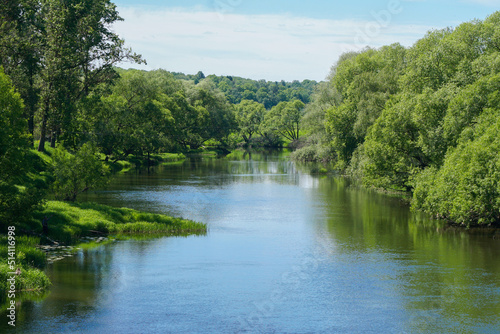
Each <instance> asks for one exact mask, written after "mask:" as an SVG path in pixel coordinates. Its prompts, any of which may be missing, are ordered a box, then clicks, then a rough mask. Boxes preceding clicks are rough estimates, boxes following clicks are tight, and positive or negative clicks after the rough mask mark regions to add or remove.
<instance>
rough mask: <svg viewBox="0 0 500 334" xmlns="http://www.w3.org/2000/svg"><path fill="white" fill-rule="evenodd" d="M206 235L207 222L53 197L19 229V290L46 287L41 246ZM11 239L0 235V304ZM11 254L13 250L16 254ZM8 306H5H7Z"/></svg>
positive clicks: (16, 232) (3, 300) (46, 279)
mask: <svg viewBox="0 0 500 334" xmlns="http://www.w3.org/2000/svg"><path fill="white" fill-rule="evenodd" d="M44 217H48V233H47V234H46V235H44V234H43V227H42V221H43V219H44ZM206 233H207V226H206V225H205V224H202V223H197V222H194V221H191V220H187V219H182V218H174V217H170V216H167V215H162V214H152V213H147V212H142V211H137V210H133V209H128V208H114V207H110V206H106V205H101V204H95V203H78V202H74V203H69V202H59V201H48V202H47V203H46V205H45V206H44V207H43V209H41V210H38V211H35V212H34V214H33V218H32V219H31V220H29V221H27V222H26V223H23V224H21V225H19V226H18V227H16V230H15V242H16V248H15V269H14V271H15V270H16V269H17V268H19V269H20V271H21V273H20V275H16V280H15V290H16V292H20V291H43V290H46V289H47V288H48V287H49V286H50V281H49V279H48V277H47V276H46V274H45V273H44V272H43V269H44V268H45V267H46V265H47V256H46V254H45V253H44V252H43V251H42V249H40V248H41V246H42V245H54V244H57V245H66V246H69V245H77V244H79V243H81V242H84V240H85V241H88V238H91V237H96V236H99V237H107V236H111V235H112V236H121V237H123V236H125V237H128V236H188V235H203V234H206ZM7 242H8V237H7V236H6V235H3V236H0V244H1V251H0V296H1V297H0V303H1V304H3V303H4V302H5V298H6V297H7V291H8V290H9V289H10V287H8V286H7V278H9V277H10V274H9V273H10V272H12V271H13V270H11V268H9V265H8V257H9V254H8V247H7ZM11 255H12V254H11ZM4 306H5V305H4Z"/></svg>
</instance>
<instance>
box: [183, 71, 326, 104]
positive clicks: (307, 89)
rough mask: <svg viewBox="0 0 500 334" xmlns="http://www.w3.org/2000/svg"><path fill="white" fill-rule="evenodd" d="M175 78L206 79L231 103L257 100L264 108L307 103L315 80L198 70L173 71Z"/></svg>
mask: <svg viewBox="0 0 500 334" xmlns="http://www.w3.org/2000/svg"><path fill="white" fill-rule="evenodd" d="M173 74H174V76H175V78H177V79H182V80H192V81H193V82H194V83H195V84H197V83H199V82H200V81H202V80H204V79H207V80H209V81H211V82H213V83H214V84H215V85H216V87H217V88H219V90H220V91H221V92H223V93H224V94H225V95H226V97H227V99H228V101H229V102H230V103H232V104H239V103H241V101H243V100H250V101H255V102H259V103H261V104H263V105H264V107H265V108H266V109H271V108H272V107H274V106H276V105H277V104H279V103H280V102H288V101H292V100H300V101H302V102H303V103H305V104H307V103H309V102H310V98H311V95H312V93H313V92H314V89H315V88H316V86H317V84H318V83H317V82H316V81H314V80H304V81H302V82H299V81H298V80H295V81H293V82H285V81H283V80H282V81H280V82H277V81H274V82H273V81H266V80H258V81H256V80H252V79H245V78H240V77H235V76H216V75H214V74H211V75H209V76H207V77H205V74H203V72H201V71H200V72H198V73H197V74H195V75H185V74H183V73H175V72H174V73H173Z"/></svg>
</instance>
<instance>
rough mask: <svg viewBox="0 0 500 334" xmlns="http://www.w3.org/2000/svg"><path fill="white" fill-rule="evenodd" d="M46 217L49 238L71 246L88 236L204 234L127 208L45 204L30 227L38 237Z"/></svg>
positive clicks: (200, 227)
mask: <svg viewBox="0 0 500 334" xmlns="http://www.w3.org/2000/svg"><path fill="white" fill-rule="evenodd" d="M45 216H47V217H49V218H50V219H49V237H50V238H51V239H54V240H57V241H60V242H63V243H66V244H73V243H75V242H77V241H78V239H80V238H82V237H84V236H90V235H94V236H95V235H108V234H111V235H114V234H158V233H162V234H165V235H186V234H204V233H206V231H207V228H206V225H205V224H202V223H197V222H193V221H190V220H186V219H181V218H173V217H169V216H166V215H160V214H152V213H146V212H140V211H136V210H132V209H127V208H113V207H109V206H106V205H101V204H96V203H67V202H57V201H48V202H47V205H46V207H45V208H44V209H43V210H42V211H39V212H36V213H35V215H34V217H35V218H34V220H33V221H32V222H31V223H32V225H33V226H32V227H33V228H34V229H35V230H36V231H37V232H38V233H41V231H42V226H41V221H42V219H43V217H45Z"/></svg>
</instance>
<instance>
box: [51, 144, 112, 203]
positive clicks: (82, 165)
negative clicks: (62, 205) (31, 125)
mask: <svg viewBox="0 0 500 334" xmlns="http://www.w3.org/2000/svg"><path fill="white" fill-rule="evenodd" d="M52 159H53V165H52V172H53V176H54V179H55V181H54V183H53V184H52V191H53V193H54V196H55V198H56V199H62V200H65V201H74V200H75V199H76V196H77V195H78V194H80V193H82V192H84V191H87V190H88V189H91V188H94V187H96V186H98V185H102V183H103V182H104V180H105V178H106V176H107V174H108V169H107V166H106V165H104V164H103V163H102V161H100V160H99V158H98V157H97V156H96V154H95V151H94V149H93V148H92V146H91V145H90V144H85V145H83V146H82V147H81V148H80V149H79V150H78V151H77V152H75V154H70V153H68V152H67V151H66V150H64V149H63V148H62V147H61V146H60V147H59V148H57V149H56V151H55V152H54V155H53V157H52Z"/></svg>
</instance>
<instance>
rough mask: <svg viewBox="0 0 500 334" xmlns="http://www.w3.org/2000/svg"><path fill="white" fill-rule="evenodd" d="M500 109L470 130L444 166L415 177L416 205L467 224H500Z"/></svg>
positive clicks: (414, 196) (414, 202) (483, 117)
mask: <svg viewBox="0 0 500 334" xmlns="http://www.w3.org/2000/svg"><path fill="white" fill-rule="evenodd" d="M499 116H500V112H499V111H489V112H487V113H486V114H485V115H483V116H482V117H481V119H480V121H479V122H478V124H477V125H476V126H475V128H468V129H466V130H465V131H464V132H463V133H462V136H461V139H460V142H459V145H458V147H457V148H456V149H454V150H450V152H449V153H448V154H447V156H446V158H445V162H444V165H443V167H441V168H440V169H437V168H429V169H427V170H425V171H424V172H422V173H421V174H419V175H418V176H417V177H416V178H415V180H414V186H415V191H414V194H413V203H412V206H413V208H414V209H421V210H424V211H426V212H428V213H431V214H433V215H435V216H437V217H440V218H445V219H448V220H450V221H453V222H455V223H459V224H463V225H467V226H470V225H474V224H480V225H485V224H486V225H487V224H499V223H500V156H499V154H498V152H500V138H499V136H498V134H499V133H500V117H499Z"/></svg>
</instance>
